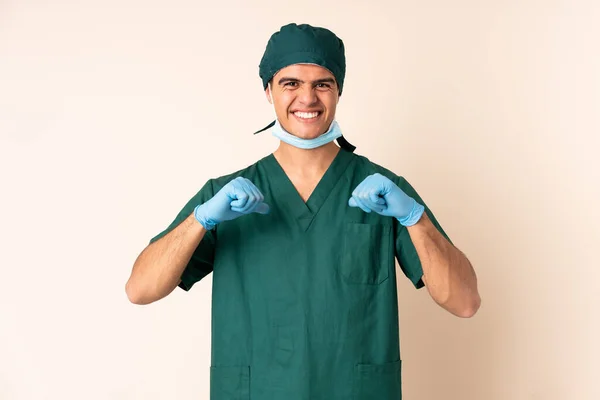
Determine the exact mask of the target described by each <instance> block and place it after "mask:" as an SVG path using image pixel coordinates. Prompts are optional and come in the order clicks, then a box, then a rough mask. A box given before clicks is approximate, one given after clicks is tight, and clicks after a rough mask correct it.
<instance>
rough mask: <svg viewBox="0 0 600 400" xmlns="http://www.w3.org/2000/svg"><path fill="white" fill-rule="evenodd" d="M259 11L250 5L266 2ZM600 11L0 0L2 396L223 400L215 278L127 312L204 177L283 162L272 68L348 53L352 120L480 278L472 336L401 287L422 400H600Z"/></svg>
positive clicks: (363, 147)
mask: <svg viewBox="0 0 600 400" xmlns="http://www.w3.org/2000/svg"><path fill="white" fill-rule="evenodd" d="M248 3H251V5H249V4H248ZM599 20H600V5H599V3H598V2H597V1H594V0H590V1H573V0H570V1H566V0H564V1H548V0H545V1H542V0H539V1H534V0H529V1H516V0H513V1H491V0H489V1H475V0H471V1H467V0H463V1H454V2H448V1H444V0H430V1H420V2H413V1H386V2H383V1H380V2H371V4H368V2H367V1H364V2H348V1H303V2H300V3H297V2H296V3H289V4H288V3H285V2H275V1H252V2H242V1H238V2H214V3H213V2H201V1H185V0H175V1H171V2H169V3H168V4H167V2H166V1H162V2H159V1H141V0H138V1H134V0H119V1H116V0H109V1H106V0H104V1H100V0H97V1H91V0H87V1H66V2H64V1H63V2H42V1H32V0H31V1H27V0H21V1H17V0H0V171H1V172H0V173H1V174H2V179H1V188H2V189H1V190H2V192H1V193H2V196H1V198H2V200H1V206H0V221H1V235H2V237H1V242H0V243H1V247H2V251H1V252H0V265H1V277H0V318H1V319H0V324H1V325H0V399H10V400H20V399H86V400H96V399H144V400H154V399H208V393H209V389H208V377H209V375H208V373H209V369H208V367H209V364H210V294H211V282H212V280H211V278H208V279H206V280H204V281H202V282H200V283H199V284H197V286H195V287H194V289H193V290H192V291H191V292H190V293H187V294H186V293H184V292H183V291H181V290H179V289H177V290H176V292H175V293H173V294H172V295H171V296H169V297H167V298H165V299H164V300H162V301H160V302H157V303H154V304H152V305H149V306H143V307H142V306H135V305H133V304H130V303H128V301H127V297H126V295H125V291H124V285H125V281H126V279H127V278H128V276H129V272H130V269H131V266H132V265H133V261H134V260H135V258H136V256H137V255H138V254H139V252H140V251H141V250H142V249H143V248H144V246H145V245H146V244H147V242H148V240H149V239H150V238H151V237H152V236H154V235H155V234H156V233H158V232H159V231H161V230H162V229H164V228H165V227H166V226H167V224H168V223H169V222H171V220H172V219H173V218H174V216H175V214H176V213H177V212H178V211H179V210H180V208H181V207H182V206H183V204H184V203H185V202H186V201H187V200H188V199H189V198H190V197H191V196H192V195H193V194H194V193H195V192H196V191H197V190H198V189H199V188H200V187H201V185H202V184H203V183H204V182H205V181H206V180H207V179H208V178H210V177H214V176H220V175H224V174H226V173H230V172H233V171H235V170H238V169H241V168H244V167H245V166H247V165H249V164H251V163H253V162H255V161H256V160H257V159H259V158H261V157H263V156H265V155H267V154H269V153H270V152H272V151H273V150H274V149H275V148H276V145H277V141H276V139H275V138H273V137H272V136H271V135H270V133H269V132H266V133H263V134H262V135H259V136H253V135H252V132H254V131H255V130H256V129H258V128H261V127H262V126H264V125H265V124H266V123H268V122H270V121H271V118H272V116H273V111H272V108H271V106H270V105H269V104H268V103H267V101H266V100H265V98H264V95H263V93H262V91H261V84H260V80H259V78H258V63H259V60H260V57H261V55H262V52H263V50H264V46H265V45H266V42H267V40H268V38H269V36H270V34H271V33H273V32H274V31H276V30H277V29H278V28H279V27H280V26H281V25H283V24H285V23H288V22H291V21H296V22H308V23H312V24H315V25H324V26H327V27H329V28H331V29H332V30H334V31H335V32H336V33H337V34H338V35H339V36H340V37H341V38H342V39H343V40H344V41H345V43H346V46H347V62H348V73H347V79H346V86H345V93H344V95H343V96H342V99H341V102H340V105H339V112H338V121H339V123H340V125H341V127H342V129H343V130H344V132H345V135H346V137H347V138H348V139H349V140H350V141H351V142H353V143H354V144H355V145H357V146H358V150H357V152H358V153H359V154H362V155H365V156H367V157H369V158H370V159H371V160H373V161H374V162H377V163H379V164H381V165H384V166H386V167H388V168H390V169H392V170H393V171H395V172H396V173H398V174H400V175H403V176H405V177H406V178H407V179H409V181H410V182H411V183H412V184H413V185H414V186H415V187H416V188H417V190H418V191H419V193H420V194H421V195H422V196H423V197H424V199H425V200H426V201H427V202H428V204H429V205H430V206H431V208H432V209H433V211H434V213H435V214H436V215H437V217H438V218H439V220H440V221H441V223H442V224H443V226H444V227H445V229H446V230H447V231H448V233H449V234H450V235H451V237H452V238H453V240H454V242H455V243H456V244H457V245H458V247H459V248H461V249H462V250H463V251H464V252H465V253H466V254H467V255H468V256H469V257H470V259H471V261H472V262H473V264H474V266H475V268H476V270H477V273H478V276H479V281H480V290H481V294H482V298H483V303H482V307H481V309H480V311H479V313H478V314H477V315H476V316H475V317H474V318H473V319H468V320H464V319H458V318H456V317H453V316H451V315H450V314H448V313H446V312H445V311H444V310H443V309H441V308H440V307H438V306H437V305H435V304H434V303H433V301H432V300H431V299H430V298H429V297H428V295H427V292H426V291H416V290H414V289H413V288H412V286H411V285H410V283H409V282H408V280H407V279H405V278H402V279H400V280H399V289H400V296H399V303H400V307H401V308H400V317H401V337H402V338H401V346H402V358H403V362H404V364H403V365H404V371H403V379H404V393H405V398H406V399H409V400H410V399H412V400H416V399H452V400H506V399H511V400H521V399H543V400H559V399H560V400H564V399H577V400H597V399H599V398H600V388H599V387H600V382H599V378H600V372H599V367H598V360H599V359H600V346H599V341H598V337H600V329H599V326H600V323H599V313H598V306H599V305H600V284H599V280H600V268H599V267H600V262H598V247H599V245H600V216H599V211H598V208H599V206H600V164H599V161H598V159H597V155H598V151H599V150H600V145H599V144H600V139H599V136H600V121H599V114H600V50H599V49H600V39H599V38H600V28H599V27H598V21H599Z"/></svg>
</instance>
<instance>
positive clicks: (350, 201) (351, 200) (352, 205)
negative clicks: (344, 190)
mask: <svg viewBox="0 0 600 400" xmlns="http://www.w3.org/2000/svg"><path fill="white" fill-rule="evenodd" d="M348 205H349V206H350V207H358V204H356V200H354V197H350V200H348Z"/></svg>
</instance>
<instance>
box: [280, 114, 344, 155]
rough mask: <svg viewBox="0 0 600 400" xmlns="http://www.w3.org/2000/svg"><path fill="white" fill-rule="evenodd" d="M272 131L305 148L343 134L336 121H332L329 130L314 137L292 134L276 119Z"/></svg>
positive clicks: (330, 140) (317, 145)
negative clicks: (300, 136)
mask: <svg viewBox="0 0 600 400" xmlns="http://www.w3.org/2000/svg"><path fill="white" fill-rule="evenodd" d="M271 132H272V134H273V136H275V137H276V138H278V139H280V140H282V141H283V142H285V143H287V144H289V145H292V146H294V147H297V148H299V149H305V150H310V149H315V148H317V147H321V146H323V145H326V144H327V143H330V142H333V141H334V140H335V139H337V138H339V137H340V136H342V131H341V129H340V126H339V125H338V123H337V122H336V121H333V122H331V125H329V129H328V130H327V132H325V133H324V134H322V135H321V136H319V137H316V138H314V139H302V138H299V137H297V136H294V135H292V134H290V133H289V132H287V131H286V130H285V129H283V127H282V126H281V124H280V123H279V120H276V121H275V125H273V129H272V130H271Z"/></svg>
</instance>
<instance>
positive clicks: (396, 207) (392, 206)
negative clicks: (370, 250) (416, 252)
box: [348, 174, 425, 226]
mask: <svg viewBox="0 0 600 400" xmlns="http://www.w3.org/2000/svg"><path fill="white" fill-rule="evenodd" d="M348 205H349V206H350V207H359V208H361V209H362V210H363V211H364V212H367V213H370V212H371V211H375V212H376V213H377V214H380V215H383V216H386V217H395V218H396V219H398V221H400V223H401V224H402V225H404V226H411V225H414V224H416V223H417V222H418V221H419V219H421V216H422V215H423V212H424V211H425V208H424V207H423V206H422V205H421V204H419V203H417V202H416V201H415V199H413V198H412V197H410V196H408V195H407V194H406V193H404V192H403V191H402V189H400V188H399V187H398V186H397V185H396V184H395V183H394V182H392V181H391V180H390V179H388V178H386V177H385V176H383V175H381V174H374V175H369V176H368V177H366V178H365V179H364V180H363V181H362V182H361V183H360V184H359V185H358V186H357V187H356V189H354V191H353V192H352V197H350V200H348Z"/></svg>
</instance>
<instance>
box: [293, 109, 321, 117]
mask: <svg viewBox="0 0 600 400" xmlns="http://www.w3.org/2000/svg"><path fill="white" fill-rule="evenodd" d="M294 115H295V116H297V117H299V118H303V119H310V118H315V117H316V116H318V115H319V113H318V112H311V113H307V112H300V111H296V112H295V113H294Z"/></svg>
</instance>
